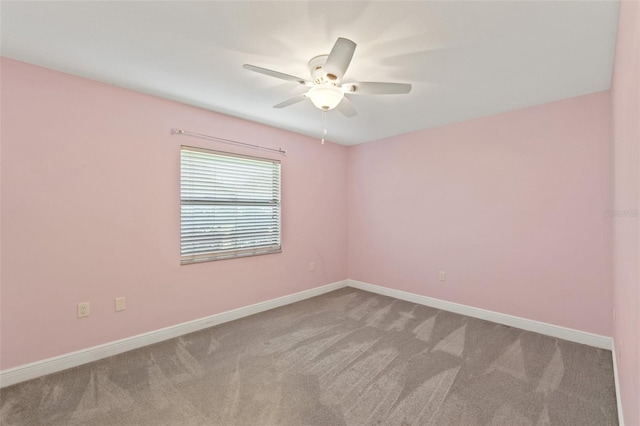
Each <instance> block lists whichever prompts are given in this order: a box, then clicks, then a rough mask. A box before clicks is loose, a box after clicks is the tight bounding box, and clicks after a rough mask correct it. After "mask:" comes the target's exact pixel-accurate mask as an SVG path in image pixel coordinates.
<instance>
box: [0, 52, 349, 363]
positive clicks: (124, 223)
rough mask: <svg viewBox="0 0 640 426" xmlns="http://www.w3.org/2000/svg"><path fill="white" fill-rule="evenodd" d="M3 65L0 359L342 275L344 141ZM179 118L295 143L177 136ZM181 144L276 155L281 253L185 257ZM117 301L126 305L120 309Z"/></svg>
mask: <svg viewBox="0 0 640 426" xmlns="http://www.w3.org/2000/svg"><path fill="white" fill-rule="evenodd" d="M1 64H2V76H1V78H2V81H1V82H2V86H1V87H2V222H1V227H2V248H3V250H2V262H1V263H2V304H1V308H2V324H1V330H0V332H1V335H2V352H1V358H2V360H1V367H0V368H2V369H6V368H10V367H14V366H17V365H21V364H25V363H28V362H32V361H36V360H41V359H44V358H47V357H51V356H55V355H60V354H64V353H68V352H71V351H75V350H79V349H82V348H87V347H90V346H93V345H97V344H101V343H105V342H110V341H113V340H117V339H120V338H124V337H128V336H132V335H136V334H139V333H143V332H147V331H150V330H156V329H159V328H162V327H166V326H170V325H174V324H177V323H181V322H184V321H188V320H193V319H197V318H201V317H204V316H207V315H211V314H215V313H219V312H223V311H227V310H230V309H234V308H238V307H241V306H246V305H249V304H252V303H256V302H259V301H264V300H268V299H272V298H275V297H279V296H283V295H286V294H291V293H295V292H298V291H302V290H305V289H310V288H314V287H318V286H320V285H324V284H328V283H332V282H336V281H339V280H343V279H345V278H347V252H346V242H347V241H346V225H347V220H346V217H347V216H346V187H345V182H346V172H347V149H346V147H343V146H339V145H334V144H326V145H320V143H319V141H318V140H314V139H311V138H308V137H304V136H300V135H297V134H293V133H289V132H286V131H282V130H277V129H273V128H270V127H266V126H262V125H258V124H255V123H249V122H247V121H243V120H239V119H234V118H230V117H226V116H223V115H220V114H215V113H212V112H208V111H204V110H201V109H197V108H192V107H188V106H185V105H181V104H178V103H175V102H170V101H166V100H161V99H157V98H154V97H150V96H146V95H142V94H138V93H134V92H131V91H127V90H123V89H119V88H115V87H112V86H109V85H105V84H100V83H96V82H92V81H89V80H84V79H80V78H77V77H73V76H70V75H65V74H61V73H58V72H53V71H50V70H46V69H43V68H38V67H34V66H30V65H27V64H24V63H20V62H16V61H12V60H7V59H2V63H1ZM173 127H183V128H185V129H189V130H193V131H197V132H201V133H207V134H212V135H216V136H220V137H224V138H231V139H236V140H240V141H247V142H250V143H258V144H261V145H266V146H271V147H283V148H285V149H287V150H288V151H289V154H288V155H287V156H286V157H282V156H279V155H277V154H272V155H270V154H269V153H264V152H262V151H254V150H245V149H240V148H237V147H234V146H230V145H224V144H220V143H215V142H209V141H204V140H198V139H193V138H188V137H184V136H173V135H171V134H170V129H171V128H173ZM181 144H188V145H193V146H200V147H205V148H214V149H220V150H225V151H233V152H239V153H246V154H250V155H262V156H275V157H276V158H281V160H282V176H283V183H282V186H283V251H284V252H283V253H282V254H275V255H267V256H259V257H254V258H245V259H235V260H225V261H219V262H208V263H203V264H197V265H189V266H180V253H179V242H180V234H179V227H180V217H179V212H180V208H179V205H180V201H179V152H180V145H181ZM310 261H314V262H315V264H316V271H315V272H313V273H311V272H309V262H310ZM118 296H126V298H127V310H126V311H124V312H119V313H116V312H114V308H113V303H114V301H113V299H114V298H115V297H118ZM80 301H90V302H91V316H90V317H89V318H86V319H81V320H79V319H77V318H76V304H77V303H78V302H80Z"/></svg>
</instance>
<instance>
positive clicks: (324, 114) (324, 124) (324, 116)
mask: <svg viewBox="0 0 640 426" xmlns="http://www.w3.org/2000/svg"><path fill="white" fill-rule="evenodd" d="M325 136H327V111H322V139H320V143H321V144H322V145H324V137H325Z"/></svg>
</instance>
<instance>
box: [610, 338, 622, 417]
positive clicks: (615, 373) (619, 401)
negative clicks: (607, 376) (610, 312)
mask: <svg viewBox="0 0 640 426" xmlns="http://www.w3.org/2000/svg"><path fill="white" fill-rule="evenodd" d="M611 357H612V358H613V380H614V382H615V385H616V404H617V407H618V425H619V426H624V412H623V411H622V398H621V397H620V379H619V377H618V360H617V357H616V342H615V340H614V341H613V344H612V347H611Z"/></svg>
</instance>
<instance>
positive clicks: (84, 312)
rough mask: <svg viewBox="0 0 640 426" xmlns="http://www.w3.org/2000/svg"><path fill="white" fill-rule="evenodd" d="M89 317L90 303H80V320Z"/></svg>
mask: <svg viewBox="0 0 640 426" xmlns="http://www.w3.org/2000/svg"><path fill="white" fill-rule="evenodd" d="M88 316H89V302H80V303H78V318H85V317H88Z"/></svg>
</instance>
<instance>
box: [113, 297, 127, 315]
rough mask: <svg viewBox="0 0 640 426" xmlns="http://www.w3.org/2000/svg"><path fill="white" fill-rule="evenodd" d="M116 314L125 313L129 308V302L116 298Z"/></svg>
mask: <svg viewBox="0 0 640 426" xmlns="http://www.w3.org/2000/svg"><path fill="white" fill-rule="evenodd" d="M115 305H116V312H120V311H124V310H125V309H126V308H127V302H126V299H125V298H124V297H116V298H115Z"/></svg>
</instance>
